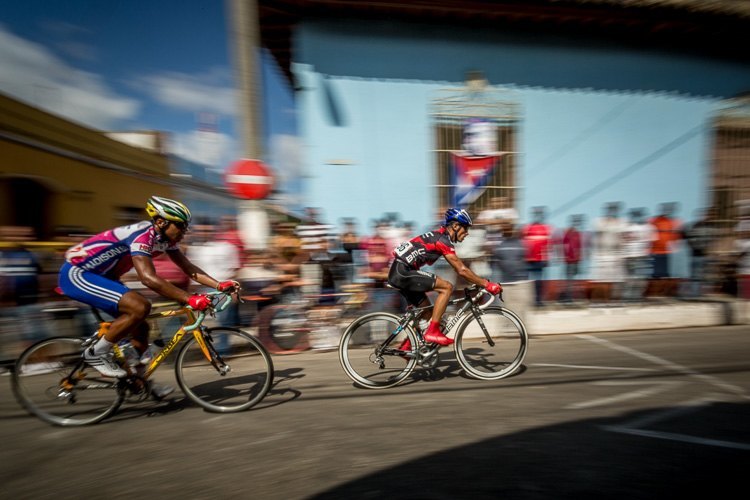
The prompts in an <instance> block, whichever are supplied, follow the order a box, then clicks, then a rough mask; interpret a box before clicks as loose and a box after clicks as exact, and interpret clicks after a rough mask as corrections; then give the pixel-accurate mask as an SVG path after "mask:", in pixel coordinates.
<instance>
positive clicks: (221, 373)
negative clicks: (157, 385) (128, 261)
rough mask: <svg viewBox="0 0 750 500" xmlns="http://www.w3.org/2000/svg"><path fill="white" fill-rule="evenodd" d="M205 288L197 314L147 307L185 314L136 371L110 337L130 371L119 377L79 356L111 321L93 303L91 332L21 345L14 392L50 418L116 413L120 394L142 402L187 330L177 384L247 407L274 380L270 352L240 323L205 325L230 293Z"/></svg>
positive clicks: (64, 421) (215, 402)
mask: <svg viewBox="0 0 750 500" xmlns="http://www.w3.org/2000/svg"><path fill="white" fill-rule="evenodd" d="M207 295H208V296H209V298H210V301H211V305H210V306H209V308H208V309H207V310H206V311H200V312H198V313H197V314H196V311H194V310H193V309H192V308H190V307H189V306H179V307H176V308H171V309H167V310H164V311H159V312H154V313H151V314H150V315H149V319H157V318H169V317H175V316H185V322H184V324H183V325H182V326H181V327H180V328H179V329H178V330H177V332H175V334H174V336H173V337H172V338H171V339H169V340H168V341H166V343H164V344H163V346H162V347H161V349H156V348H155V349H154V352H153V358H152V359H151V361H150V362H149V363H148V365H147V367H146V368H145V371H144V372H143V374H142V375H139V374H138V373H137V370H136V369H135V366H131V364H132V363H129V362H128V361H129V360H128V359H126V356H125V353H123V351H122V350H121V349H120V348H119V346H118V345H115V347H114V354H115V360H116V361H117V362H118V363H120V364H121V365H122V366H123V367H124V368H125V369H126V371H127V372H128V375H127V376H126V377H124V378H118V379H113V378H110V377H104V376H103V375H101V374H100V373H99V372H98V371H97V370H96V369H94V368H92V367H89V366H88V365H87V364H85V363H84V361H83V358H82V356H81V355H82V353H83V351H84V349H86V348H88V347H90V346H91V345H93V344H94V343H95V342H96V340H97V339H98V338H99V337H101V336H102V335H104V333H105V332H106V331H107V328H108V327H109V325H110V323H108V322H106V321H103V320H102V317H101V315H99V313H98V311H96V310H94V313H95V314H96V316H97V319H99V320H100V327H99V329H98V331H97V333H96V334H94V335H93V336H90V337H53V338H49V339H46V340H42V341H40V342H37V343H35V344H33V345H31V346H30V347H29V348H27V349H26V350H25V351H24V352H23V353H21V355H20V356H19V357H18V359H17V361H16V364H15V369H14V371H13V373H12V386H13V391H14V393H15V396H16V399H17V400H18V401H19V403H20V404H21V405H22V406H23V407H24V408H26V410H28V411H29V412H30V413H32V414H33V415H36V416H37V417H39V418H41V419H42V420H44V421H46V422H48V423H50V424H53V425H60V426H80V425H87V424H93V423H96V422H99V421H101V420H103V419H105V418H107V417H109V416H111V415H112V414H114V413H115V412H116V411H117V410H118V408H119V407H120V405H121V404H122V403H123V401H125V400H128V401H130V402H140V401H143V400H145V399H147V398H148V397H149V396H153V394H152V393H151V385H152V382H151V380H150V377H151V375H152V374H153V373H154V371H155V370H156V369H157V368H158V367H159V366H160V365H161V364H162V362H163V361H164V360H165V359H166V358H167V356H169V354H170V353H172V352H173V351H174V350H175V348H177V346H178V344H180V342H181V341H182V340H183V339H184V338H185V339H186V340H185V341H184V342H183V343H182V346H181V348H180V349H179V350H178V351H177V358H176V361H175V375H176V378H177V382H178V384H179V386H180V389H182V392H183V393H185V395H186V396H187V397H188V398H189V399H190V400H192V401H193V402H195V403H196V404H198V405H199V406H201V407H203V408H204V409H206V410H208V411H211V412H219V413H229V412H237V411H242V410H246V409H248V408H251V407H252V406H254V405H256V404H257V403H258V402H260V401H261V400H262V399H263V397H264V396H265V395H266V393H267V392H268V390H269V389H270V387H271V384H272V383H273V377H274V369H273V362H272V360H271V356H270V355H269V353H268V351H266V349H265V348H264V347H263V345H262V344H261V343H260V342H259V341H258V340H256V339H255V338H254V337H252V336H251V335H249V334H247V333H245V332H243V331H241V330H239V329H236V328H223V327H217V328H206V327H204V326H203V320H204V319H205V318H206V315H207V313H208V314H209V315H214V314H215V313H216V312H221V311H223V310H224V309H226V307H227V306H228V305H229V304H230V302H231V300H232V297H231V295H232V292H230V291H227V292H209V293H208V294H207ZM188 333H192V336H190V335H187V334H188ZM150 349H151V348H150Z"/></svg>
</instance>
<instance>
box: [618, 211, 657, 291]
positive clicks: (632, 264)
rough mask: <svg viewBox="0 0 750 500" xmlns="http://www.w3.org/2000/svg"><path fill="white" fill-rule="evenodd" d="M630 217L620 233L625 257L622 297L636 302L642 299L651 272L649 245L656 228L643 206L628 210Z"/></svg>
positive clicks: (653, 237)
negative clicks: (648, 218)
mask: <svg viewBox="0 0 750 500" xmlns="http://www.w3.org/2000/svg"><path fill="white" fill-rule="evenodd" d="M629 215H630V219H629V221H628V223H627V224H626V225H625V230H624V232H623V235H622V249H623V257H624V258H625V274H626V278H625V285H624V286H623V292H622V298H623V300H625V301H630V302H637V301H640V300H641V299H643V295H644V293H645V291H646V286H647V284H648V282H647V279H648V276H649V275H650V274H651V255H650V254H651V246H652V244H653V242H654V240H655V239H656V228H655V227H654V226H652V225H651V224H649V223H648V220H647V219H646V210H645V209H644V208H633V209H631V210H630V213H629Z"/></svg>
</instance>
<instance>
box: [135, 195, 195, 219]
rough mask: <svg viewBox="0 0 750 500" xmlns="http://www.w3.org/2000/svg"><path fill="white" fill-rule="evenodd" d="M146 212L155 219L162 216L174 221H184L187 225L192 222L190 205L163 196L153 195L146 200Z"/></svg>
mask: <svg viewBox="0 0 750 500" xmlns="http://www.w3.org/2000/svg"><path fill="white" fill-rule="evenodd" d="M146 212H147V213H148V215H149V216H150V217H151V218H152V219H153V218H154V217H162V218H164V219H166V220H168V221H172V222H182V223H184V224H185V225H187V224H190V219H191V218H192V215H191V214H190V210H188V207H186V206H185V205H183V204H182V203H180V202H179V201H174V200H170V199H169V198H162V197H161V196H152V197H151V198H149V199H148V201H147V202H146Z"/></svg>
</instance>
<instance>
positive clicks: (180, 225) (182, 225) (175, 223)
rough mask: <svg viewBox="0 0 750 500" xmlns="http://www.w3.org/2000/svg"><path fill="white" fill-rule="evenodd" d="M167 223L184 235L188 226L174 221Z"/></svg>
mask: <svg viewBox="0 0 750 500" xmlns="http://www.w3.org/2000/svg"><path fill="white" fill-rule="evenodd" d="M169 222H171V223H172V224H174V226H175V227H176V228H177V229H179V230H180V231H182V232H183V233H186V232H187V230H188V227H189V226H188V225H187V224H186V223H185V222H175V221H169Z"/></svg>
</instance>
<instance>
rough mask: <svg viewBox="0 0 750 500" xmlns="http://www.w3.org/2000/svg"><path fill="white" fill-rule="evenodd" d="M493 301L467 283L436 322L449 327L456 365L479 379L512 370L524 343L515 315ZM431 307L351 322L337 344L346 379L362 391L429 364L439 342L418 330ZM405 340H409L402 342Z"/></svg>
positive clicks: (445, 329) (521, 326)
mask: <svg viewBox="0 0 750 500" xmlns="http://www.w3.org/2000/svg"><path fill="white" fill-rule="evenodd" d="M501 300H502V299H501ZM494 303H495V298H494V296H493V295H492V294H490V293H489V292H487V291H486V290H484V289H482V288H480V287H478V286H476V285H472V286H470V287H467V288H465V289H464V290H463V296H462V297H459V298H455V299H452V300H451V301H450V302H449V306H453V307H454V308H457V311H456V313H455V315H453V316H452V317H450V316H444V322H445V323H444V325H443V326H442V330H443V332H444V333H446V334H447V333H449V332H451V331H455V342H454V349H455V352H456V359H457V360H458V363H459V365H460V366H461V367H462V368H463V369H464V371H465V372H466V374H468V375H470V376H471V377H474V378H478V379H482V380H498V379H502V378H504V377H507V376H509V375H511V374H513V373H514V372H515V371H516V370H518V368H519V367H520V366H521V364H522V363H523V359H524V357H525V356H526V351H527V348H528V342H529V335H528V333H527V331H526V327H525V326H524V324H523V321H521V318H519V317H518V315H517V314H516V313H514V312H513V311H511V310H510V309H508V308H507V307H504V306H502V305H495V304H494ZM432 307H433V306H432V305H429V306H425V307H413V306H409V307H408V308H407V309H406V312H405V313H403V314H402V315H400V316H397V315H395V314H390V313H386V312H375V313H370V314H366V315H364V316H362V317H360V318H358V319H356V320H354V321H353V322H352V323H351V324H350V325H349V327H348V328H347V329H346V331H344V334H343V335H342V337H341V342H340V344H339V359H340V361H341V366H342V367H343V368H344V371H345V372H346V374H347V375H348V376H349V378H351V379H352V380H353V381H354V382H355V384H357V385H358V386H360V387H363V388H366V389H385V388H387V387H393V386H395V385H398V384H400V383H401V382H403V381H404V380H406V378H407V377H408V376H409V374H411V372H412V371H413V370H414V368H415V367H416V366H417V365H420V366H422V367H424V368H427V369H431V368H434V367H435V366H436V365H437V363H438V360H439V351H440V346H439V345H438V344H433V343H426V342H425V341H424V338H423V336H422V332H421V331H420V329H419V319H420V317H421V315H422V313H423V312H424V311H426V310H431V309H432ZM406 339H408V340H409V343H407V346H404V343H405V340H406Z"/></svg>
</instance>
